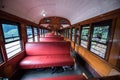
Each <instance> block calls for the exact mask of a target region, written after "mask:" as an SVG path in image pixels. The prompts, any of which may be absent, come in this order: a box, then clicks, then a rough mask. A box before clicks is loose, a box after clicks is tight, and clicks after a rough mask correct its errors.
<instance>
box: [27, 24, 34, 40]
mask: <svg viewBox="0 0 120 80" xmlns="http://www.w3.org/2000/svg"><path fill="white" fill-rule="evenodd" d="M27 38H28V42H33V32H32V27H31V26H27Z"/></svg>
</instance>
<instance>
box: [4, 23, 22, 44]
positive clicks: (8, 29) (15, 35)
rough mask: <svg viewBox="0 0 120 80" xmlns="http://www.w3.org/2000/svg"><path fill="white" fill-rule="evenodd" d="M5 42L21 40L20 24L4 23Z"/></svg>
mask: <svg viewBox="0 0 120 80" xmlns="http://www.w3.org/2000/svg"><path fill="white" fill-rule="evenodd" d="M2 28H3V32H4V38H5V42H6V43H7V42H12V41H16V40H20V37H19V32H18V26H17V25H11V24H2Z"/></svg>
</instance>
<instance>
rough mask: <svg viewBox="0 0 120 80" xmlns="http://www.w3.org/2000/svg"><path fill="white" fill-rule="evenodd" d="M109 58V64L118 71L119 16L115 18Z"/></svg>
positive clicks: (119, 50) (119, 59)
mask: <svg viewBox="0 0 120 80" xmlns="http://www.w3.org/2000/svg"><path fill="white" fill-rule="evenodd" d="M110 53H111V54H110V56H109V60H108V61H109V63H111V64H112V65H114V66H115V65H116V67H118V68H119V69H120V64H118V63H119V62H120V16H119V18H117V22H116V28H115V32H114V38H113V42H112V46H111V51H110Z"/></svg>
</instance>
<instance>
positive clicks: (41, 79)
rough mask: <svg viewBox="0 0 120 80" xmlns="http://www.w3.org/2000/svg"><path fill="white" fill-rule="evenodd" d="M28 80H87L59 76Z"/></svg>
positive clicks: (78, 76) (77, 77)
mask: <svg viewBox="0 0 120 80" xmlns="http://www.w3.org/2000/svg"><path fill="white" fill-rule="evenodd" d="M28 80H87V79H86V78H85V77H84V76H83V75H70V76H59V77H53V78H32V79H28Z"/></svg>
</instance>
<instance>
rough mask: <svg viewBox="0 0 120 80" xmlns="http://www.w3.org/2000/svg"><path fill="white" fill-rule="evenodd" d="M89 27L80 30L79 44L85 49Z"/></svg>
mask: <svg viewBox="0 0 120 80" xmlns="http://www.w3.org/2000/svg"><path fill="white" fill-rule="evenodd" d="M89 28H90V26H89V25H85V26H82V30H81V43H80V45H81V46H83V47H85V48H87V45H88V34H89Z"/></svg>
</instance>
